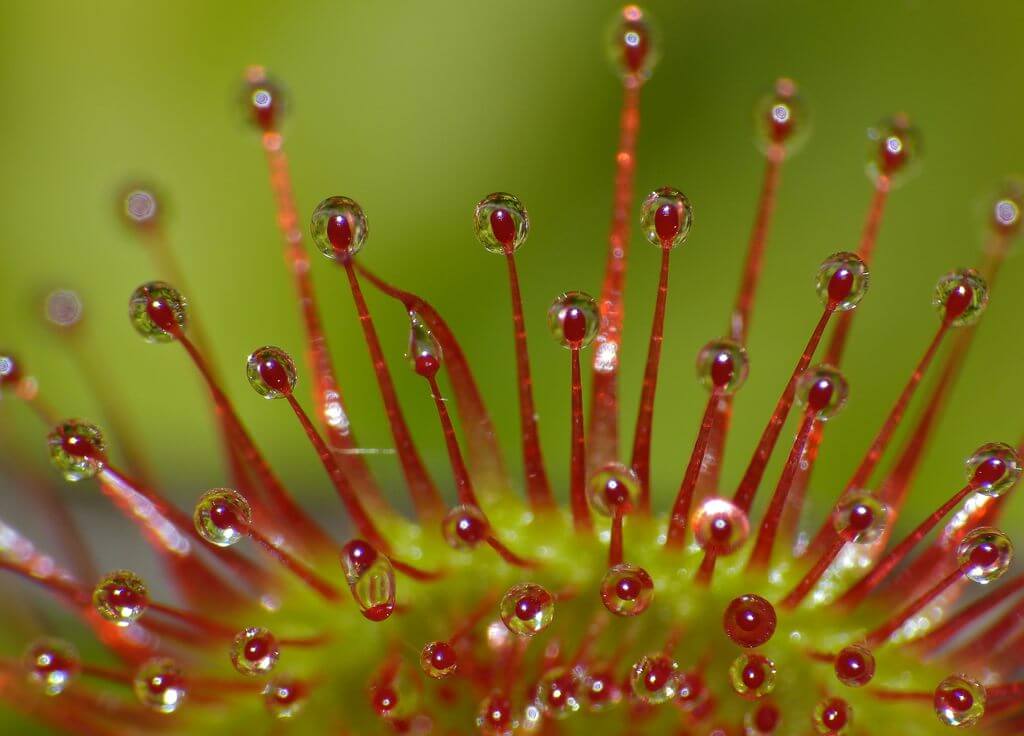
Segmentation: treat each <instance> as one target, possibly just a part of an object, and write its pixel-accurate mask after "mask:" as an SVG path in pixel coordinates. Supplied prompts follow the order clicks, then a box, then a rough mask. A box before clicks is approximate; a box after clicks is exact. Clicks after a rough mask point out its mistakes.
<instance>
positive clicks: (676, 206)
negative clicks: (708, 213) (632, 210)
mask: <svg viewBox="0 0 1024 736" xmlns="http://www.w3.org/2000/svg"><path fill="white" fill-rule="evenodd" d="M692 225H693V206H692V205H691V204H690V200H689V199H687V197H686V195H685V194H683V193H682V192H680V191H679V190H678V189H673V188H672V187H662V188H661V189H655V190H654V191H653V192H651V193H650V194H648V195H647V196H646V197H644V201H643V202H642V203H641V204H640V230H641V231H642V232H643V234H644V237H645V238H647V242H649V243H652V244H654V245H657V246H658V247H661V248H669V249H671V248H678V247H679V246H680V245H682V244H683V243H685V242H686V237H687V236H688V235H689V234H690V227H691V226H692Z"/></svg>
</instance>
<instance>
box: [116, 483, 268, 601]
mask: <svg viewBox="0 0 1024 736" xmlns="http://www.w3.org/2000/svg"><path fill="white" fill-rule="evenodd" d="M96 478H97V480H98V482H99V484H100V488H101V489H103V491H104V493H106V494H107V495H108V496H110V497H111V498H112V500H114V502H115V503H116V504H117V505H118V506H120V507H121V508H122V509H126V510H129V511H130V513H131V514H132V516H133V517H134V518H136V519H140V520H144V521H142V523H143V524H144V525H145V527H146V530H147V532H146V533H147V536H148V537H149V538H150V539H151V540H153V541H157V540H158V541H159V543H160V544H161V546H162V547H163V548H164V549H165V550H167V551H168V552H170V553H174V554H178V555H181V550H180V549H177V547H176V545H175V543H174V542H175V540H174V539H173V538H170V537H169V531H171V530H168V529H165V528H162V524H161V521H162V520H160V519H155V518H153V517H152V513H151V511H150V509H152V510H155V511H156V513H157V514H159V515H160V516H161V517H162V518H163V519H164V520H166V521H167V523H168V524H169V525H170V527H172V529H173V534H178V535H183V536H188V537H190V538H191V539H192V540H193V541H194V542H196V543H198V544H199V546H200V548H203V547H205V546H206V540H205V539H203V537H202V535H201V534H199V532H198V531H196V528H195V524H193V522H192V519H191V517H189V516H188V515H187V514H184V513H182V512H181V511H180V510H179V509H178V508H177V507H176V506H172V505H171V504H170V503H168V502H167V500H166V499H165V498H164V497H163V496H161V495H160V494H159V493H157V492H156V491H155V490H154V489H152V488H150V487H149V486H147V485H145V484H143V483H141V482H139V481H137V480H135V479H133V478H129V477H128V476H127V475H125V474H124V473H122V472H121V471H120V470H118V469H117V468H116V467H114V466H112V465H110V463H107V464H106V465H105V466H104V467H103V469H102V470H101V471H100V472H99V474H98V475H97V476H96ZM140 498H141V499H144V501H145V502H146V503H140V502H139V500H138V499H140ZM147 505H148V508H147ZM189 559H191V560H192V561H193V566H194V567H195V569H193V570H192V572H193V574H196V575H197V576H198V575H200V574H202V575H203V577H204V578H207V577H208V576H209V578H212V580H211V582H212V581H216V583H217V584H218V585H220V586H222V588H224V589H228V588H229V586H228V585H227V584H226V583H224V582H223V581H220V579H219V578H217V577H216V576H214V575H213V573H212V571H210V570H209V569H208V568H206V566H205V565H204V564H203V563H202V562H201V561H200V560H198V559H197V558H195V557H192V556H190V558H189ZM217 559H218V560H221V561H222V562H223V563H224V564H225V565H227V566H228V568H230V570H231V571H232V572H233V573H234V574H235V575H237V576H238V577H239V578H240V579H242V580H245V581H246V583H247V584H248V585H249V586H251V587H254V588H256V589H259V588H261V587H262V586H263V585H264V584H265V583H266V573H265V572H264V571H263V570H262V569H261V568H260V567H259V566H258V565H257V564H256V563H254V562H252V561H251V560H248V559H246V558H245V557H242V556H241V555H239V554H238V553H237V551H235V550H225V551H224V554H222V555H218V557H217ZM200 569H201V571H202V572H200Z"/></svg>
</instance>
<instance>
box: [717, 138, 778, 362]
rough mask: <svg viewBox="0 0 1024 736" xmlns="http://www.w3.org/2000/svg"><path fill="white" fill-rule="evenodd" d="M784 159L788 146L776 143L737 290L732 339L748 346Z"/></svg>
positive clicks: (770, 151)
mask: <svg viewBox="0 0 1024 736" xmlns="http://www.w3.org/2000/svg"><path fill="white" fill-rule="evenodd" d="M784 159H785V148H784V147H783V146H782V145H781V144H778V143H773V144H772V145H771V147H770V148H769V149H768V153H767V155H766V157H765V167H764V180H763V181H762V182H761V194H760V196H759V197H758V200H757V215H756V216H755V217H754V227H753V229H752V230H751V232H750V241H749V243H748V244H747V257H746V261H745V263H744V267H743V276H742V278H741V280H740V287H739V291H737V293H736V306H735V308H734V309H733V312H732V321H731V324H730V326H729V327H730V329H729V332H730V334H731V336H732V339H733V340H736V341H737V342H738V343H740V344H741V345H746V343H747V337H748V335H749V334H750V317H751V313H752V312H753V310H754V299H755V298H756V297H757V287H758V284H759V283H760V281H761V268H762V266H763V265H764V251H765V245H766V244H767V242H768V232H769V230H770V228H771V224H772V214H773V213H774V211H775V197H776V192H777V191H778V186H779V174H780V172H781V170H782V162H783V160H784Z"/></svg>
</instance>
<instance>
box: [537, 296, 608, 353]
mask: <svg viewBox="0 0 1024 736" xmlns="http://www.w3.org/2000/svg"><path fill="white" fill-rule="evenodd" d="M600 324H601V312H600V309H599V308H598V306H597V299H595V298H594V297H592V296H590V294H587V293H586V292H583V291H566V292H563V293H562V294H560V295H559V296H558V297H557V298H556V299H555V301H554V302H552V304H551V307H550V309H548V329H549V330H550V331H551V334H552V336H554V338H555V339H556V340H557V341H558V343H559V344H560V345H561V346H562V347H564V348H569V349H571V350H580V349H582V348H585V347H588V346H589V345H590V343H592V342H593V341H594V338H595V337H597V328H598V327H599V326H600Z"/></svg>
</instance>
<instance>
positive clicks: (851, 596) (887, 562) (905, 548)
mask: <svg viewBox="0 0 1024 736" xmlns="http://www.w3.org/2000/svg"><path fill="white" fill-rule="evenodd" d="M977 490H978V486H976V485H974V484H973V483H968V484H967V485H966V486H964V487H963V488H961V489H960V490H959V491H957V492H956V493H955V494H953V496H952V497H951V498H950V499H949V500H948V501H946V503H944V504H942V506H940V507H939V508H937V509H936V510H935V511H934V512H932V513H931V514H929V515H928V516H927V517H926V518H925V520H924V521H922V522H921V523H920V524H918V525H917V528H915V529H914V530H913V531H912V532H910V534H908V535H907V536H906V537H904V538H903V541H901V542H900V543H899V544H897V545H896V546H895V547H894V548H893V549H892V551H891V552H889V554H888V555H886V556H885V557H884V558H883V559H882V560H881V561H880V562H879V563H878V564H877V565H875V566H874V568H872V570H871V572H870V573H868V574H867V575H866V576H864V577H863V578H861V579H860V580H859V581H858V582H857V584H856V585H854V586H853V587H852V588H850V589H849V590H847V591H846V593H845V594H844V595H843V596H842V598H840V599H839V601H838V603H839V604H840V605H842V606H844V607H846V608H854V607H856V606H858V605H860V603H861V602H862V601H863V600H864V599H865V598H866V597H867V596H868V594H870V593H871V591H873V590H874V589H875V588H877V587H878V585H879V584H880V583H881V582H882V581H883V580H885V578H886V577H887V576H888V575H889V573H890V572H892V570H893V568H895V567H896V566H897V565H898V564H900V563H901V562H902V561H903V560H904V559H906V557H907V555H909V554H910V553H911V552H912V551H913V549H914V547H916V546H917V545H918V543H920V541H921V540H922V539H924V538H925V537H926V536H927V535H928V533H929V532H930V531H931V530H932V529H934V528H935V526H936V525H937V524H938V523H939V522H940V521H942V519H943V518H945V516H946V514H948V513H949V512H950V511H952V510H953V509H955V508H956V507H957V506H958V505H959V503H960V502H961V501H963V500H964V499H965V498H967V496H969V495H970V494H972V493H974V492H975V491H977Z"/></svg>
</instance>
